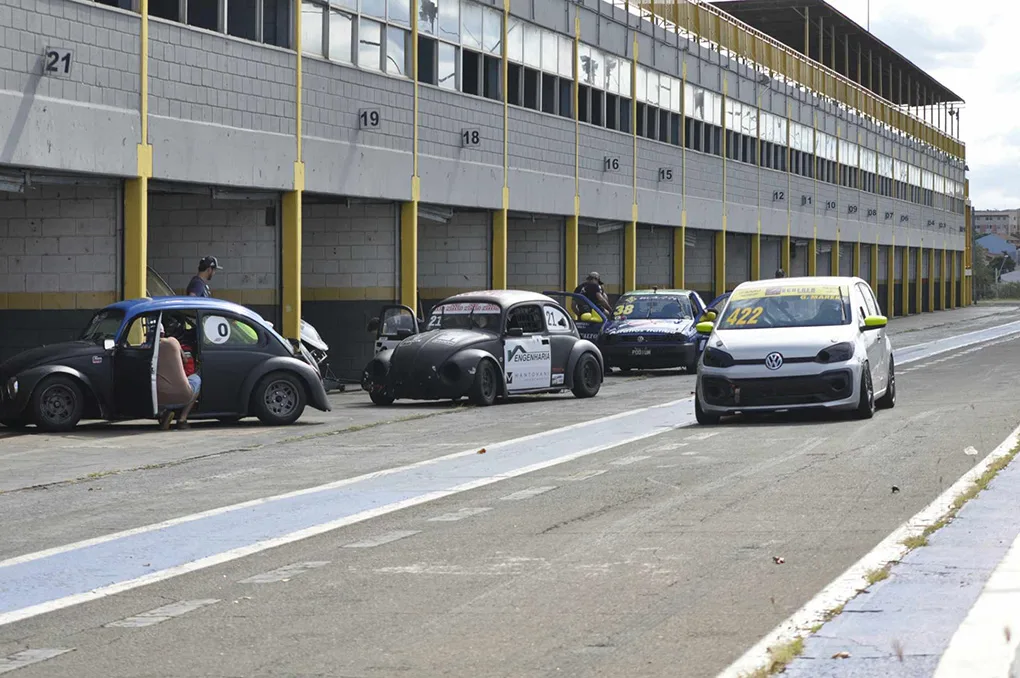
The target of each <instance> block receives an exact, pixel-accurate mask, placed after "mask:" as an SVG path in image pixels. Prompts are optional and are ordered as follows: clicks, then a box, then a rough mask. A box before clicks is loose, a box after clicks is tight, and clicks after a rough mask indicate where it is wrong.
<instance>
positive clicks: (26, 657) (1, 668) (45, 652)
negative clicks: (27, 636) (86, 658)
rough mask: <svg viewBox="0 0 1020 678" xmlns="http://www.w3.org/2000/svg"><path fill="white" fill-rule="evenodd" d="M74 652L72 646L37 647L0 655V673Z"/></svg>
mask: <svg viewBox="0 0 1020 678" xmlns="http://www.w3.org/2000/svg"><path fill="white" fill-rule="evenodd" d="M68 652H74V648H59V647H54V648H38V649H35V650H22V651H21V652H16V653H14V654H12V655H10V656H8V657H0V673H7V672H8V671H15V670H17V669H23V668H25V667H26V666H31V665H32V664H38V663H39V662H44V661H46V660H47V659H53V658H54V657H59V656H60V655H62V654H67V653H68Z"/></svg>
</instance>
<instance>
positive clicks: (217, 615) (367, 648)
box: [0, 307, 1020, 678]
mask: <svg viewBox="0 0 1020 678" xmlns="http://www.w3.org/2000/svg"><path fill="white" fill-rule="evenodd" d="M1016 320H1020V314H1018V313H1017V312H1016V310H1015V309H1012V308H1001V307H997V308H980V307H979V308H970V309H963V310H960V311H955V312H949V313H939V314H931V315H925V316H919V317H916V318H907V319H902V320H897V321H893V324H892V325H891V326H890V334H891V336H892V338H893V342H894V345H895V346H896V347H906V346H908V345H911V344H921V343H924V342H929V341H934V340H938V339H942V338H945V337H950V336H954V335H957V334H959V333H961V332H966V331H973V330H978V329H982V328H987V327H992V326H997V325H1002V324H1004V323H1007V322H1014V321H1016ZM1014 336H1015V335H1014ZM1018 346H1020V339H1015V338H1010V339H1006V340H1002V339H1000V340H997V341H993V342H990V343H988V344H986V345H984V346H983V347H982V348H980V349H976V347H971V348H969V349H961V350H958V351H954V352H950V353H945V354H942V355H938V356H933V357H931V358H925V359H922V360H919V361H917V362H915V363H912V364H911V365H909V366H905V369H904V372H903V374H902V375H901V376H900V377H899V378H898V380H897V383H898V388H899V403H898V405H897V407H896V409H895V410H892V411H886V412H880V413H878V415H877V416H876V417H875V418H874V419H873V420H870V421H867V422H860V421H855V420H852V419H848V418H844V417H836V418H819V417H814V416H812V417H795V418H790V417H781V418H766V419H760V420H752V421H746V420H737V421H733V422H731V423H728V424H726V425H723V426H720V427H710V428H702V427H685V428H672V429H670V428H663V429H662V431H663V432H661V433H660V432H658V431H659V429H656V430H654V431H652V432H650V433H649V434H648V437H645V438H643V439H640V440H636V441H634V442H629V443H625V444H622V445H618V446H615V447H611V448H609V449H605V450H601V451H591V449H593V448H590V446H589V447H587V448H585V451H584V454H583V456H578V457H577V458H575V459H573V460H570V461H563V462H561V463H556V464H555V465H552V466H548V467H547V468H542V469H540V470H535V471H533V472H530V473H522V474H519V475H514V476H513V477H507V478H506V479H500V478H496V480H494V481H492V482H491V483H490V484H486V485H484V486H480V487H478V488H477V489H470V490H465V491H458V492H457V493H455V494H450V495H449V496H445V497H441V498H436V499H434V500H431V501H426V502H423V503H418V504H416V505H413V506H409V507H407V508H404V509H403V510H398V511H393V512H388V513H385V514H382V515H379V516H378V517H374V518H372V519H369V520H364V521H361V522H357V523H354V524H351V525H347V526H345V527H341V528H338V529H335V530H331V531H328V532H324V533H322V534H319V535H317V536H313V537H310V538H307V539H303V540H300V541H294V542H292V543H289V544H286V545H284V546H280V547H278V548H274V549H270V550H265V551H261V552H258V553H256V554H254V555H251V556H248V557H244V558H239V559H236V560H231V561H229V562H225V563H222V564H219V565H215V566H212V567H208V568H206V569H201V570H198V571H195V572H191V573H189V574H184V575H182V576H178V577H174V578H170V579H167V580H165V581H159V582H157V583H154V584H151V585H148V586H143V587H139V588H133V589H131V590H128V591H126V592H123V593H119V594H116V595H110V596H108V597H103V598H101V599H98V600H94V601H92V602H86V603H84V604H81V605H76V606H71V607H67V608H65V609H61V610H57V611H54V612H50V613H48V614H42V615H39V616H33V617H31V618H28V619H25V620H23V621H18V622H14V623H10V624H6V625H3V626H0V673H3V672H4V670H5V668H4V667H5V664H4V661H6V662H7V666H15V665H16V666H18V667H20V666H22V665H24V667H23V668H14V669H10V670H11V671H16V673H14V674H13V675H16V676H17V677H18V678H22V676H25V677H32V676H84V677H88V678H90V677H92V676H95V677H97V678H98V677H100V676H103V677H105V676H111V677H112V676H159V677H161V678H162V677H169V676H311V675H316V676H319V675H322V676H425V675H428V676H432V675H437V676H478V675H485V676H520V675H558V676H590V675H605V676H624V675H625V676H660V675H673V676H675V675H680V676H694V677H697V676H713V675H715V674H716V673H717V672H718V671H720V670H721V669H723V668H725V666H726V665H728V664H729V663H730V662H731V661H733V660H734V659H735V658H736V657H738V656H739V655H740V654H742V653H743V652H744V651H745V650H746V649H747V648H748V647H750V646H751V645H753V644H754V643H755V642H756V641H757V640H758V639H759V638H761V637H762V636H763V635H765V634H766V633H767V632H768V631H770V630H771V629H772V628H773V627H774V626H775V625H776V624H777V623H778V622H780V621H782V620H783V619H785V618H786V617H787V616H789V614H790V613H791V612H793V611H794V610H796V609H797V608H799V607H800V606H801V605H803V604H804V603H805V602H806V601H807V600H809V599H810V598H811V597H812V596H813V595H815V593H817V592H818V591H819V590H820V589H822V588H823V587H824V586H825V585H826V584H828V583H829V581H831V580H832V579H833V578H834V577H836V576H837V575H839V574H840V573H841V572H842V571H843V570H845V569H846V567H848V566H849V565H850V564H852V563H853V562H855V561H856V560H857V559H858V558H860V557H861V556H862V555H863V554H864V553H866V552H867V551H868V550H870V549H871V548H872V547H873V546H874V545H875V544H877V543H878V542H879V541H881V539H882V538H884V537H885V536H886V535H887V534H888V533H890V532H891V531H893V530H894V529H895V528H896V527H897V526H899V525H900V523H902V522H903V521H904V520H906V519H907V518H909V517H910V516H911V515H913V514H914V513H916V512H917V511H918V510H920V509H921V508H923V507H924V506H925V505H926V504H927V503H928V502H930V501H931V500H932V499H933V498H934V497H935V496H937V495H938V494H939V493H940V492H941V491H942V490H944V489H945V488H946V487H948V486H949V485H951V484H952V483H953V482H954V481H955V480H956V479H957V478H958V477H959V476H960V475H962V474H963V473H964V472H965V471H966V470H967V469H969V468H970V467H971V466H972V464H973V463H974V459H975V458H974V457H973V456H968V455H966V454H964V452H963V450H965V449H966V448H968V447H971V446H973V447H975V448H977V449H978V450H979V451H980V452H981V453H982V455H983V454H984V453H987V452H988V451H990V450H991V449H993V448H994V447H995V446H996V445H998V444H999V442H1001V441H1002V439H1003V438H1005V437H1006V436H1007V435H1008V434H1009V432H1010V431H1011V430H1012V429H1013V428H1014V427H1015V426H1016V424H1017V422H1018V420H1020V417H1018V416H1017V412H1016V407H1015V403H1016V402H1017V401H1018V396H1020V386H1018V385H1017V384H1016V381H1015V379H1013V377H1012V370H1011V369H1009V367H1008V366H1009V365H1010V361H1011V356H1012V355H1013V354H1015V352H1016V350H1017V347H1018ZM1004 366H1005V368H1004ZM693 383H694V380H693V377H690V376H686V375H682V374H678V373H665V374H662V373H649V374H645V375H638V376H628V377H613V378H611V379H610V380H609V381H608V382H607V383H606V385H605V387H604V389H603V392H602V393H601V394H600V396H599V397H598V398H596V399H593V400H589V401H583V402H581V401H577V400H574V399H573V398H570V397H545V398H521V399H516V400H514V401H513V402H512V403H510V404H505V405H499V406H497V407H493V408H486V409H478V408H471V407H456V406H451V405H448V404H413V403H408V404H398V405H397V406H395V407H392V408H376V407H372V406H370V405H368V404H367V398H364V397H363V396H362V395H359V394H344V395H338V396H334V402H335V403H336V407H335V409H334V412H332V413H329V414H320V413H316V414H314V415H311V413H310V415H311V416H308V417H307V419H306V423H305V424H303V425H301V426H297V427H292V428H290V429H286V430H268V429H264V428H262V427H259V426H257V425H254V424H247V423H242V424H238V425H236V426H231V427H225V426H223V425H221V424H208V425H196V426H195V427H194V429H193V430H191V431H188V432H172V433H160V432H158V431H155V430H154V429H153V427H152V425H151V424H148V423H146V424H144V425H142V424H128V425H116V426H107V425H96V426H91V427H87V428H86V429H83V430H80V431H79V432H77V433H76V434H74V435H73V436H41V435H40V436H34V435H7V436H4V437H0V467H2V468H4V470H5V473H4V477H3V478H0V489H2V490H4V491H3V493H0V515H2V516H3V521H0V559H6V558H12V557H15V556H22V555H24V554H28V553H32V552H35V551H39V550H42V549H48V548H53V547H58V546H61V545H64V544H68V543H71V542H76V541H79V540H82V539H89V538H95V537H102V536H103V535H109V534H111V533H115V532H117V531H120V530H126V529H130V528H137V527H140V526H143V525H149V524H152V523H156V522H159V521H163V520H168V519H172V518H177V517H180V516H184V515H188V514H193V513H195V512H198V511H203V510H208V509H215V508H217V507H221V506H225V505H228V504H233V503H237V502H243V501H248V500H252V499H257V498H261V497H268V496H271V495H277V494H280V493H284V492H289V491H295V490H302V489H304V488H309V487H312V486H317V485H321V484H323V483H329V482H331V481H336V480H340V479H344V478H352V477H354V476H358V475H361V474H366V473H372V472H377V471H382V470H384V469H392V468H394V467H399V466H403V465H408V464H416V463H419V462H422V461H424V460H434V459H436V458H438V457H442V456H444V455H449V454H450V453H454V452H461V451H465V450H467V451H470V450H474V449H477V450H481V449H483V448H484V449H486V454H487V455H492V456H486V457H484V458H483V459H485V460H486V462H485V463H486V464H490V465H492V468H495V467H496V466H495V465H496V464H497V463H499V462H501V461H503V460H504V459H505V457H500V456H499V455H500V450H501V449H502V448H500V447H499V446H498V445H497V443H499V441H507V440H511V439H517V438H520V437H522V436H528V435H536V436H538V437H536V438H533V439H531V440H530V441H522V442H518V443H513V444H512V445H513V446H512V447H507V448H506V449H507V450H512V451H513V453H514V454H532V453H534V454H545V453H547V452H548V450H547V449H546V446H548V447H553V446H558V447H562V448H563V450H564V451H565V452H566V451H568V448H570V447H571V444H572V439H575V438H576V442H577V445H576V446H577V447H578V448H579V449H580V448H584V447H585V446H586V445H589V443H588V442H586V440H587V438H586V436H587V437H589V438H594V439H600V438H604V437H605V435H604V433H603V429H600V428H599V425H598V424H597V423H595V422H596V421H597V420H598V419H600V418H601V417H604V416H606V415H612V414H622V413H627V412H631V411H633V410H637V409H639V408H647V407H653V406H657V405H661V404H662V403H666V402H671V401H675V400H679V399H684V398H686V397H688V396H689V395H690V393H691V391H692V390H693ZM676 407H682V406H681V405H677V406H676ZM662 412H667V411H666V410H662ZM669 412H670V415H669V416H671V417H672V416H673V414H672V410H669ZM641 416H646V415H641ZM647 416H657V415H655V413H654V412H653V413H652V414H651V415H647ZM684 416H686V415H684ZM628 418H629V419H633V418H634V416H633V415H623V418H621V419H620V420H619V421H620V422H626V421H628V420H629V419H628ZM676 418H677V420H678V421H679V420H680V419H682V416H678V417H676ZM586 422H587V423H586ZM572 424H581V426H579V427H577V428H575V429H572V430H571V431H572V433H570V435H569V436H567V437H566V438H564V437H563V435H561V436H560V438H556V439H555V440H556V442H553V438H551V437H549V436H546V437H545V438H543V437H542V434H545V433H547V432H549V431H552V430H554V429H559V428H561V427H564V426H568V425H572ZM352 426H353V427H354V428H353V429H352ZM621 426H624V423H621ZM653 434H654V435H653ZM543 440H545V441H546V443H545V446H544V445H543ZM555 452H556V450H553V451H552V452H549V454H550V455H551V454H553V453H555ZM978 458H980V456H979V457H978ZM436 468H440V466H438V465H437V466H436ZM492 473H495V471H492ZM90 474H91V475H92V477H91V478H90V477H88V476H89V475H90ZM393 477H394V478H396V477H397V476H393ZM373 482H380V483H383V484H384V485H385V483H386V482H387V481H386V479H385V477H384V478H383V479H382V480H374V481H373ZM428 482H438V477H437V478H436V479H427V482H426V483H425V484H426V485H427V484H428ZM894 485H895V486H896V487H898V488H899V491H897V492H895V493H894V492H892V490H891V488H892V487H893V486H894ZM437 487H438V486H437ZM338 501H340V500H338ZM483 509H484V510H483ZM281 513H286V512H285V511H282V512H281ZM291 518H293V516H286V517H285V518H281V519H291ZM437 518H439V520H436V519H437ZM252 522H253V523H255V527H260V528H261V523H258V521H257V520H256V519H254V518H253V519H252ZM266 529H268V528H266ZM209 534H210V539H211V540H215V539H219V538H223V535H224V534H234V533H233V532H230V533H227V532H220V533H215V534H214V532H212V531H210V532H209ZM130 555H131V554H125V558H129V557H130ZM86 557H87V554H84V555H83V558H86ZM778 557H781V558H783V559H784V562H783V564H777V563H776V562H775V561H774V558H778ZM40 562H42V561H40ZM83 562H84V560H83ZM308 563H311V564H312V565H307V566H306V569H305V570H303V571H302V570H301V568H298V569H297V570H291V571H289V572H285V573H283V574H282V575H277V576H270V577H266V579H276V581H269V582H262V583H252V582H243V580H246V579H248V578H250V577H252V576H255V575H259V574H262V573H266V572H270V571H273V570H276V569H277V568H281V567H285V566H291V565H295V564H308ZM29 569H31V568H29ZM0 570H2V568H0ZM48 585H54V586H55V585H56V584H53V583H52V582H50V583H49V584H48ZM5 596H7V597H10V596H12V592H11V591H9V590H5V589H4V588H3V585H2V583H0V607H2V605H3V598H4V597H5ZM180 601H203V603H204V604H201V605H199V604H197V603H196V604H194V605H186V606H184V607H181V608H174V609H171V610H169V611H163V612H160V613H153V614H150V615H149V616H148V617H144V616H143V617H142V618H141V620H139V619H138V618H136V617H137V615H139V614H142V613H145V612H147V611H151V610H154V609H156V608H160V607H162V606H166V605H170V604H174V603H178V602H180ZM211 601H215V602H211ZM191 608H194V609H191ZM177 613H180V614H179V616H177ZM125 619H128V620H129V621H126V622H125V621H123V620H125ZM154 619H158V620H159V623H152V622H153V620H154ZM110 623H117V624H118V625H114V626H110V627H107V626H106V625H107V624H110ZM43 650H52V651H53V652H51V653H49V654H54V653H56V651H58V650H72V651H68V652H64V653H63V654H60V655H59V656H56V657H54V658H49V659H41V658H43V657H46V656H48V654H47V653H45V652H43ZM26 651H28V654H25V653H26ZM32 652H35V654H32ZM12 657H13V659H12ZM3 658H7V659H6V660H4V659H3ZM36 660H39V661H37V662H36V663H32V662H33V661H36Z"/></svg>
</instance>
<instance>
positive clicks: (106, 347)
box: [103, 339, 117, 351]
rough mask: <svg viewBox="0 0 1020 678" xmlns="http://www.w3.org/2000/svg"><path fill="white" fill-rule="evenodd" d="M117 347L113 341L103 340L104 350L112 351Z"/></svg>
mask: <svg viewBox="0 0 1020 678" xmlns="http://www.w3.org/2000/svg"><path fill="white" fill-rule="evenodd" d="M116 345H117V342H115V341H114V340H113V339H103V350H106V351H112V350H113V348H114V346H116Z"/></svg>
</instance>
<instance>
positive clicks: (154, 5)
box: [149, 0, 215, 29]
mask: <svg viewBox="0 0 1020 678" xmlns="http://www.w3.org/2000/svg"><path fill="white" fill-rule="evenodd" d="M149 16H154V17H159V18H160V19H167V20H168V21H180V20H181V3H180V1H179V0H150V2H149ZM213 28H214V29H215V26H214V27H213Z"/></svg>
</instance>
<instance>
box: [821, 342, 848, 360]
mask: <svg viewBox="0 0 1020 678" xmlns="http://www.w3.org/2000/svg"><path fill="white" fill-rule="evenodd" d="M853 357H854V345H853V344H852V343H851V342H849V341H844V342H842V343H839V344H833V345H832V346H829V347H828V348H823V349H822V350H821V351H819V352H818V355H816V356H815V360H817V361H818V362H820V363H844V362H846V361H847V360H850V359H851V358H853Z"/></svg>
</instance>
